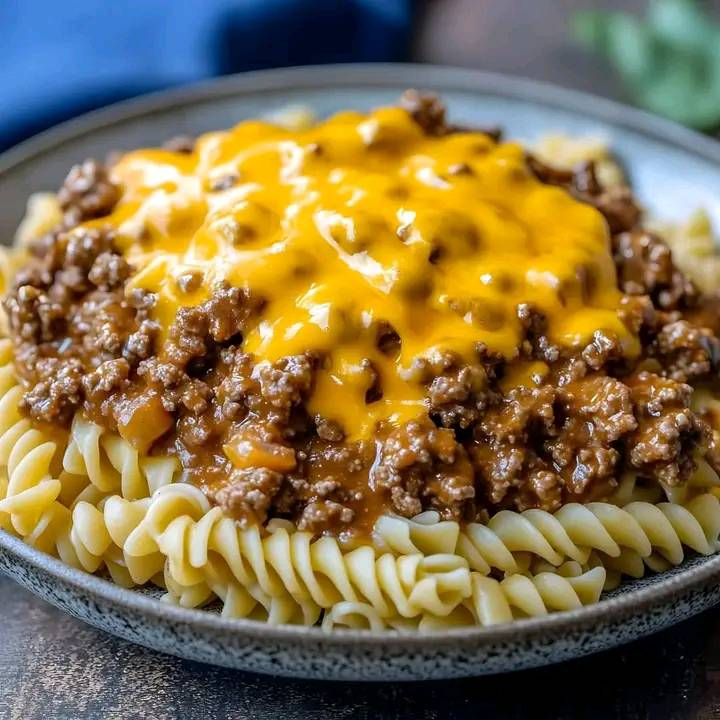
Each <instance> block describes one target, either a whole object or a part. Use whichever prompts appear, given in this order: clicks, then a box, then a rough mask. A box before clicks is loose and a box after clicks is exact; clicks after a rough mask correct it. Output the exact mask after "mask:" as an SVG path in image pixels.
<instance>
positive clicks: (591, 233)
mask: <svg viewBox="0 0 720 720" xmlns="http://www.w3.org/2000/svg"><path fill="white" fill-rule="evenodd" d="M113 180H114V182H116V183H118V184H119V185H120V187H121V188H122V197H121V200H120V202H119V203H118V205H117V207H116V209H115V211H114V212H113V214H112V215H111V216H110V217H109V218H103V219H102V220H101V221H98V222H101V223H102V224H106V223H108V222H109V223H110V224H111V225H112V226H114V227H115V229H116V230H117V233H118V237H119V244H120V246H121V248H122V250H123V252H124V253H125V255H126V256H127V258H128V259H129V260H130V261H131V262H132V263H133V264H134V266H135V267H136V268H137V272H136V274H135V275H134V276H133V277H132V278H131V281H130V282H129V284H128V287H127V291H128V292H131V291H132V290H133V289H134V288H143V289H146V290H149V291H152V292H154V293H157V295H158V302H157V305H156V307H155V311H154V312H155V315H156V318H157V319H158V321H159V322H160V323H161V326H162V328H163V329H164V330H165V331H167V329H168V327H169V326H170V325H171V323H172V321H173V319H174V318H175V315H176V313H177V312H178V309H179V308H180V307H181V306H188V305H196V304H199V303H201V302H202V301H204V300H205V299H207V298H208V297H209V295H210V294H211V292H212V289H213V287H214V286H215V285H216V284H217V283H219V282H221V281H225V282H228V283H230V284H232V285H235V286H242V287H244V288H247V289H248V290H249V292H250V293H251V295H252V296H255V297H257V298H262V300H263V303H264V304H263V305H262V309H261V311H260V312H259V313H258V314H257V316H255V317H254V319H253V320H251V322H250V325H249V327H248V328H247V331H246V333H245V335H244V349H245V350H246V351H248V352H251V353H253V354H255V356H257V357H258V358H259V359H260V360H266V361H270V362H271V361H274V360H277V359H278V358H281V357H283V356H286V355H293V354H298V353H303V352H305V351H315V352H317V353H319V354H320V356H321V357H322V358H323V363H324V364H323V366H322V369H321V370H320V372H319V373H318V375H317V381H316V385H315V388H314V391H313V395H312V397H311V398H310V400H309V403H308V408H309V410H310V411H311V412H312V413H319V414H321V415H322V416H323V417H325V418H328V419H332V420H335V421H337V422H339V423H340V424H341V425H342V427H343V428H344V430H345V432H346V435H347V437H348V438H349V439H359V438H368V437H371V436H372V435H373V433H374V431H375V428H376V425H377V423H378V422H379V421H389V422H391V423H399V422H403V421H406V420H408V419H411V418H413V417H416V416H418V415H419V414H421V413H423V412H424V411H425V406H424V397H425V394H426V389H425V388H424V387H423V386H422V384H421V383H420V382H419V381H418V369H417V368H418V363H417V360H418V359H419V358H426V359H428V360H429V361H430V362H432V360H433V358H434V357H436V356H437V354H438V353H441V352H443V351H451V352H453V353H456V354H457V355H459V356H460V357H462V358H465V359H467V360H472V359H473V358H474V356H475V353H476V347H477V344H478V343H484V344H485V345H486V346H487V347H488V348H490V349H491V350H493V351H497V352H500V353H502V354H503V355H505V356H507V357H513V356H514V355H515V354H516V352H517V347H518V344H519V342H520V341H521V327H520V323H519V321H518V319H517V316H516V307H517V305H518V304H519V303H532V304H533V305H535V306H536V307H537V308H538V309H539V310H541V311H542V312H544V313H545V314H546V316H547V319H548V328H549V334H550V337H551V339H552V340H553V341H554V342H556V343H558V344H560V345H563V346H572V347H576V346H579V345H582V344H583V343H587V342H588V341H589V340H590V339H591V338H592V335H593V333H594V331H596V330H605V331H609V332H613V333H615V334H616V335H617V336H618V337H619V338H620V340H621V341H622V342H623V344H624V345H625V350H626V352H630V353H632V352H633V351H634V344H635V339H634V338H633V337H631V336H630V335H629V334H628V331H627V330H626V329H625V327H624V326H623V325H622V323H621V322H620V320H619V319H618V315H617V307H618V303H619V299H620V294H619V292H618V290H617V285H616V277H615V269H614V266H613V262H612V258H611V255H610V251H609V240H608V231H607V228H606V225H605V222H604V220H603V218H602V217H601V215H600V214H599V213H598V212H597V211H596V210H594V209H593V208H591V207H589V206H587V205H584V204H581V203H579V202H577V201H576V200H574V199H573V198H571V197H570V196H569V195H568V194H567V193H566V192H565V191H563V190H561V189H558V188H555V187H550V186H547V185H544V184H542V183H540V182H539V181H538V180H536V179H535V178H534V176H532V175H531V173H530V172H529V171H528V170H527V168H526V166H525V162H524V158H523V150H522V149H521V147H520V146H518V145H516V144H512V143H505V144H496V143H494V142H493V141H492V140H491V139H490V138H489V137H488V136H486V135H484V134H482V133H476V132H462V133H456V134H451V135H447V136H443V137H428V136H427V135H425V134H424V133H423V132H422V130H421V129H420V128H419V127H418V126H417V125H416V123H415V122H414V121H413V120H412V118H411V117H410V116H409V115H408V114H407V113H406V112H405V111H404V110H402V109H399V108H385V109H380V110H377V111H375V112H373V113H371V114H368V115H361V114H357V113H342V114H339V115H336V116H335V117H333V118H331V119H330V120H328V121H326V122H323V123H321V124H318V125H316V126H314V127H311V128H309V129H304V130H288V129H284V128H280V127H276V126H273V125H270V124H266V123H262V122H254V121H253V122H244V123H242V124H240V125H238V126H237V127H235V128H234V129H232V130H230V131H227V132H216V133H210V134H207V135H204V136H202V137H201V138H200V139H199V140H198V141H197V143H196V146H195V150H194V152H193V153H191V154H187V155H186V154H180V153H174V152H170V151H163V150H140V151H137V152H132V153H129V154H127V155H125V156H124V157H123V158H122V159H121V160H120V161H119V162H118V163H117V164H116V165H115V167H114V170H113ZM189 277H191V278H194V282H191V283H188V282H184V281H183V278H184V279H185V280H187V278H189ZM388 325H389V327H391V328H392V329H393V330H394V331H395V332H396V333H397V335H398V336H399V338H400V343H399V348H398V349H397V352H391V353H388V352H387V351H385V352H383V351H382V350H381V349H379V348H378V342H377V340H378V333H379V331H380V330H379V329H380V328H382V327H387V326H388ZM530 376H532V377H534V378H536V379H538V378H541V377H542V368H540V370H538V368H537V367H536V368H531V369H528V368H527V367H522V368H520V367H518V372H517V378H516V380H515V381H516V382H517V383H520V382H526V381H527V377H530ZM512 378H513V374H512V372H511V373H510V374H509V376H508V378H506V380H505V383H506V384H507V383H508V382H511V383H512V382H513V379H512ZM373 384H374V385H375V390H377V391H378V392H377V393H376V394H381V396H380V397H379V399H376V398H370V399H371V400H373V401H372V402H366V399H367V394H368V392H369V391H371V386H373Z"/></svg>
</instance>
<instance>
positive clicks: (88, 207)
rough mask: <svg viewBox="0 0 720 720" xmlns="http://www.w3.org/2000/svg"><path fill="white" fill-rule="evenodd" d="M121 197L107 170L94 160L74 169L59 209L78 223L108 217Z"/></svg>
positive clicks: (63, 186)
mask: <svg viewBox="0 0 720 720" xmlns="http://www.w3.org/2000/svg"><path fill="white" fill-rule="evenodd" d="M119 197H120V191H119V189H118V187H117V186H116V185H114V184H113V183H112V181H111V180H110V178H109V176H108V172H107V170H106V168H105V167H104V166H103V165H101V164H100V163H98V162H96V161H95V160H85V162H83V163H81V164H80V165H75V166H74V167H73V168H72V170H70V173H69V174H68V176H67V177H66V178H65V182H63V184H62V187H61V188H60V190H59V192H58V201H59V202H60V207H61V208H62V210H63V211H64V212H65V213H69V214H70V215H71V217H72V219H73V220H74V221H75V222H76V223H79V222H84V221H85V220H92V219H94V218H99V217H102V216H103V215H107V214H108V213H109V212H110V211H111V210H112V209H113V207H114V206H115V203H116V202H117V201H118V199H119Z"/></svg>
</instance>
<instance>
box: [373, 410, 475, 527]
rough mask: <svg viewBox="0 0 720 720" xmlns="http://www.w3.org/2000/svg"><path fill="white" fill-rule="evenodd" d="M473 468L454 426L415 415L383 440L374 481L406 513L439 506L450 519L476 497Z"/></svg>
mask: <svg viewBox="0 0 720 720" xmlns="http://www.w3.org/2000/svg"><path fill="white" fill-rule="evenodd" d="M473 480H474V478H473V469H472V466H471V464H470V462H469V460H468V457H467V453H466V452H465V449H464V448H463V446H462V445H461V444H459V443H458V442H457V440H456V439H455V436H454V434H453V432H452V431H451V430H449V429H447V428H437V427H436V426H435V425H434V424H433V423H431V422H430V421H429V420H425V421H417V422H415V421H412V422H409V423H407V424H406V425H403V426H401V427H399V428H397V429H396V430H393V431H392V432H391V433H390V434H389V435H388V437H387V438H386V439H385V440H384V442H383V444H382V448H381V450H380V453H379V456H378V461H377V463H376V465H375V467H374V468H373V472H372V475H371V482H372V483H373V484H374V486H375V488H377V489H378V490H380V491H384V492H387V493H388V494H389V497H390V501H391V504H392V508H393V509H394V510H395V512H397V513H398V514H400V515H403V516H404V517H412V516H413V515H416V514H417V513H419V512H421V511H422V510H424V509H429V508H432V509H437V510H439V511H440V514H441V515H442V516H443V517H444V518H446V519H454V520H459V519H461V518H462V517H465V516H466V514H467V510H468V508H469V507H470V506H471V505H472V501H473V498H474V497H475V488H474V482H473Z"/></svg>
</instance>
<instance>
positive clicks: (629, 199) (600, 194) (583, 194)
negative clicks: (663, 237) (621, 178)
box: [527, 155, 641, 234]
mask: <svg viewBox="0 0 720 720" xmlns="http://www.w3.org/2000/svg"><path fill="white" fill-rule="evenodd" d="M527 162H528V167H529V168H530V170H531V171H532V172H533V173H534V175H535V176H536V177H537V178H538V179H539V180H541V181H542V182H545V183H549V184H550V185H558V186H560V187H564V188H565V189H567V190H568V191H569V192H570V193H571V194H572V195H573V196H574V197H576V198H577V199H578V200H580V201H581V202H584V203H587V204H588V205H592V206H593V207H595V208H596V209H597V210H599V211H600V212H601V213H602V214H603V216H604V217H605V220H607V223H608V227H609V228H610V232H611V233H613V234H615V233H619V232H623V231H629V230H632V229H633V228H634V227H636V226H637V224H638V222H639V220H640V217H641V211H640V208H639V207H638V205H637V203H636V202H635V199H634V197H633V194H632V192H631V190H630V189H629V188H627V187H625V186H622V185H620V186H615V187H610V188H607V189H606V188H603V187H602V185H601V184H600V182H599V180H598V179H597V175H596V174H595V164H594V163H593V162H588V163H582V164H581V165H579V166H578V167H577V168H575V170H560V169H558V168H553V167H550V166H549V165H545V164H544V163H542V162H541V161H540V160H538V159H537V158H536V157H534V156H533V155H528V158H527Z"/></svg>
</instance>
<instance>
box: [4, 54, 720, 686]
mask: <svg viewBox="0 0 720 720" xmlns="http://www.w3.org/2000/svg"><path fill="white" fill-rule="evenodd" d="M408 87H419V88H421V89H425V90H431V91H434V92H438V93H440V94H442V96H443V99H444V100H445V102H446V103H447V105H448V107H449V112H450V116H451V118H452V120H453V122H457V123H458V124H464V123H467V124H470V125H472V124H475V125H483V126H488V125H501V126H502V127H503V128H504V129H505V130H506V134H507V136H508V137H510V138H514V139H521V140H532V139H533V138H534V137H536V136H538V135H539V134H541V133H544V132H548V131H560V132H567V133H580V134H593V135H601V136H603V137H606V138H607V140H608V141H609V142H610V143H611V144H612V146H613V148H614V149H615V150H616V151H617V153H618V154H619V156H620V158H621V159H622V161H623V162H624V163H625V165H626V167H627V169H628V171H629V175H630V178H631V181H632V184H633V187H634V188H635V190H636V191H637V193H638V195H639V197H640V199H641V201H642V202H643V204H644V205H645V206H646V207H647V208H648V209H649V210H650V211H651V212H654V213H657V214H658V215H661V216H663V217H667V218H671V219H673V218H677V219H680V218H682V217H685V216H687V214H688V213H689V212H690V211H691V210H692V209H694V208H695V207H699V206H702V207H705V208H706V209H707V210H708V211H709V213H710V215H711V216H712V217H713V219H714V220H715V222H720V144H718V143H716V142H715V141H712V140H709V139H708V138H705V137H702V136H700V135H697V134H695V133H693V132H691V131H689V130H685V129H684V128H681V127H679V126H676V125H673V124H671V123H668V122H666V121H663V120H660V119H658V118H656V117H654V116H651V115H647V114H644V113H641V112H639V111H636V110H631V109H629V108H625V107H623V106H621V105H617V104H615V103H612V102H609V101H606V100H601V99H598V98H594V97H591V96H588V95H583V94H580V93H576V92H572V91H568V90H562V89H560V88H555V87H551V86H548V85H545V84H542V83H537V82H532V81H528V80H521V79H516V78H509V77H504V76H501V75H494V74H487V73H480V72H476V71H470V70H459V69H452V68H438V67H430V66H424V65H355V66H352V65H351V66H337V65H336V66H325V67H314V68H291V69H283V70H271V71H263V72H256V73H247V74H244V75H239V76H234V77H228V78H223V79H220V80H216V81H213V82H210V83H206V84H203V85H199V86H196V87H192V88H189V89H182V90H175V91H170V92H165V93H158V94H155V95H151V96H148V97H145V98H141V99H139V100H134V101H130V102H126V103H122V104H120V105H116V106H113V107H110V108H107V109H105V110H101V111H98V112H95V113H91V114H89V115H86V116H83V117H82V118H79V119H77V120H73V121H71V122H69V123H66V124H64V125H62V126H60V127H58V128H56V129H54V130H50V131H49V132H46V133H44V134H42V135H40V136H38V137H37V138H35V139H33V140H31V141H29V142H26V143H24V144H22V145H20V146H18V147H17V148H15V149H13V150H11V151H9V152H7V153H5V154H4V155H3V156H0V203H2V208H3V212H2V214H1V215H0V233H1V235H0V236H2V237H4V238H11V237H12V234H13V232H14V229H15V227H16V226H17V223H18V222H19V220H20V218H21V216H22V214H23V209H24V206H25V201H26V199H27V197H28V195H29V194H31V193H32V192H36V191H38V190H52V189H54V188H57V187H58V186H59V185H60V183H61V182H62V179H63V178H64V176H65V175H66V173H67V171H68V168H69V167H70V166H71V165H72V164H73V163H75V162H77V161H79V160H82V159H84V158H86V157H92V156H96V157H100V158H102V157H104V156H105V155H106V154H107V152H108V151H110V150H124V149H130V148H134V147H138V146H146V145H155V144H158V143H160V142H162V141H163V140H166V139H167V138H168V137H170V136H172V135H178V134H191V135H195V134H198V133H200V132H203V131H207V130H215V129H218V128H223V127H226V126H231V125H233V124H235V123H237V122H238V121H240V120H242V119H244V118H249V117H257V116H259V115H265V114H267V113H270V112H274V111H276V110H279V109H281V108H283V107H286V106H287V105H289V104H303V105H308V106H310V107H311V108H312V109H313V110H314V111H315V112H317V113H318V114H320V115H326V114H328V113H330V112H333V111H336V110H340V109H347V108H353V109H360V110H363V109H370V108H371V107H373V106H377V105H382V104H390V103H392V102H393V101H394V100H395V99H396V98H397V96H398V95H399V93H400V92H402V90H404V89H405V88H408ZM0 570H2V571H4V572H5V573H7V574H8V575H10V576H11V577H13V578H14V579H15V580H17V581H18V582H19V583H20V584H22V585H23V586H25V587H26V588H28V589H29V590H31V591H32V592H34V593H36V594H37V595H39V596H40V597H42V598H44V599H45V600H47V601H48V602H50V603H52V604H53V605H56V606H57V607H59V608H61V609H63V610H66V611H67V612H68V613H70V614H71V615H74V616H75V617H77V618H80V619H81V620H84V621H86V622H88V623H90V624H92V625H94V626H96V627H98V628H101V629H103V630H106V631H108V632H111V633H113V634H115V635H118V636H120V637H123V638H125V639H127V640H131V641H133V642H136V643H139V644H141V645H145V646H146V647H150V648H153V649H156V650H160V651H163V652H167V653H171V654H173V655H178V656H180V657H184V658H188V659H192V660H199V661H202V662H207V663H214V664H217V665H224V666H227V667H233V668H239V669H243V670H252V671H255V672H262V673H270V674H276V675H284V676H289V677H302V678H321V679H344V680H375V679H377V680H411V679H429V678H450V677H466V676H471V675H479V674H490V673H498V672H506V671H510V670H517V669H521V668H527V667H532V666H536V665H542V664H547V663H552V662H560V661H562V660H567V659H570V658H574V657H579V656H581V655H586V654H589V653H592V652H596V651H598V650H602V649H605V648H609V647H612V646H616V645H619V644H622V643H625V642H628V641H630V640H633V639H635V638H639V637H641V636H644V635H647V634H649V633H651V632H654V631H656V630H659V629H661V628H663V627H666V626H668V625H671V624H673V623H676V622H679V621H680V620H683V619H685V618H688V617H690V616H691V615H694V614H696V613H698V612H700V611H702V610H704V609H706V608H708V607H710V606H712V605H714V604H716V603H717V602H719V601H720V583H719V582H718V581H719V580H720V555H718V556H715V557H711V558H700V557H696V558H691V559H689V560H687V561H686V562H685V563H684V564H683V565H681V566H680V567H678V568H674V569H672V570H670V571H668V572H666V573H663V574H661V575H657V576H651V577H648V578H645V579H643V580H640V581H634V582H628V583H625V584H623V585H622V586H621V588H619V589H618V590H616V591H615V592H614V593H611V594H610V595H609V596H607V597H606V598H605V599H603V600H602V601H601V602H600V603H598V604H596V605H592V606H589V607H585V608H581V609H579V610H573V611H570V612H563V613H556V614H553V615H548V616H545V617H540V618H533V619H527V620H519V621H516V622H514V623H512V624H508V625H498V626H494V627H485V628H464V629H453V630H446V631H443V632H438V633H433V634H430V635H404V634H403V635H401V634H395V633H390V632H377V633H372V632H368V631H362V632H361V631H351V630H342V631H336V632H335V633H333V634H326V633H324V632H323V631H322V630H320V629H319V628H305V627H294V626H277V627H273V626H268V625H266V624H263V623H259V622H255V621H251V620H228V619H224V618H222V617H220V616H219V615H217V614H215V613H213V612H209V611H202V610H189V609H185V608H180V607H174V606H170V605H167V604H165V603H162V602H160V601H159V599H158V597H157V595H156V594H153V593H152V592H149V591H143V590H126V589H123V588H120V587H118V586H115V585H113V584H112V583H110V582H109V581H107V580H104V579H102V578H99V577H95V576H92V575H89V574H87V573H85V572H82V571H80V570H75V569H73V568H70V567H67V566H66V565H64V564H63V563H61V562H60V561H59V560H56V559H54V558H52V557H49V556H47V555H45V554H44V553H41V552H39V551H37V550H35V549H33V548H31V547H29V546H27V545H25V544H24V543H22V541H20V540H18V539H17V538H14V537H12V536H10V535H8V534H7V533H4V532H0Z"/></svg>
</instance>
